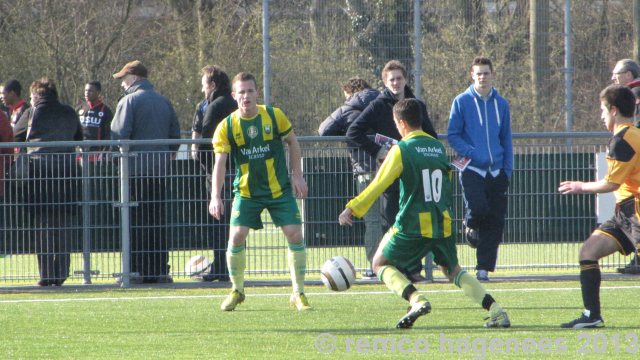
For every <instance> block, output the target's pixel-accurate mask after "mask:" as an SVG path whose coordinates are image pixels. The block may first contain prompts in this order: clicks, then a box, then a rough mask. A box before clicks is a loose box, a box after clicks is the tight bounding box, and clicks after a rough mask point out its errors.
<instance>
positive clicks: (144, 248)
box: [131, 176, 169, 282]
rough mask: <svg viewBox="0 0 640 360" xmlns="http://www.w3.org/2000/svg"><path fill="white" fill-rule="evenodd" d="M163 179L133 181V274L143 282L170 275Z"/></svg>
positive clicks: (135, 178)
mask: <svg viewBox="0 0 640 360" xmlns="http://www.w3.org/2000/svg"><path fill="white" fill-rule="evenodd" d="M165 183H166V181H165V179H164V177H160V176H158V177H156V176H153V177H151V176H148V177H147V176H135V177H133V179H132V181H131V200H132V201H136V202H137V203H138V206H137V207H132V208H131V272H137V273H139V274H140V275H141V276H142V279H143V281H144V282H155V281H157V279H158V276H163V275H168V274H169V264H168V263H169V251H168V239H167V229H166V211H165V202H166V201H167V200H166V194H165V186H166V184H165Z"/></svg>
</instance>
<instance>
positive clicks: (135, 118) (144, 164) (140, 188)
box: [111, 60, 180, 283]
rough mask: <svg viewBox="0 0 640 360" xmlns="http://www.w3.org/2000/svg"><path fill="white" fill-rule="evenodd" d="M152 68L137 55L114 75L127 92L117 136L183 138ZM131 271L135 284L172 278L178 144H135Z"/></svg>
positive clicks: (117, 122)
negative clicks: (170, 217) (170, 230)
mask: <svg viewBox="0 0 640 360" xmlns="http://www.w3.org/2000/svg"><path fill="white" fill-rule="evenodd" d="M147 73H148V71H147V68H146V67H145V66H144V65H143V64H142V63H141V62H140V61H138V60H135V61H132V62H130V63H127V64H126V65H125V66H124V67H123V68H122V70H120V71H119V72H117V73H115V74H113V77H114V78H116V79H120V80H122V87H123V88H124V90H125V91H124V94H123V96H122V97H121V98H120V100H119V101H118V107H117V108H116V112H115V115H114V117H113V120H112V122H111V139H113V140H151V139H179V138H180V124H179V122H178V117H177V116H176V112H175V110H174V109H173V106H172V105H171V103H170V102H169V100H168V99H167V98H165V97H164V96H162V95H160V94H159V93H157V92H156V91H155V90H154V88H153V85H152V84H151V82H149V80H147ZM130 150H131V151H132V152H134V153H135V154H136V156H134V157H132V158H130V161H131V163H130V173H131V201H135V202H137V203H138V206H137V207H133V208H132V211H131V272H134V273H135V272H137V273H139V274H140V277H134V278H132V280H131V282H132V283H165V282H172V281H173V280H172V279H171V277H170V276H169V265H168V262H169V253H168V247H167V238H166V224H165V208H164V204H165V202H166V195H165V180H164V179H165V177H166V174H167V172H168V167H169V162H170V160H171V158H172V157H173V155H174V152H175V151H176V150H178V145H167V144H162V145H135V146H131V149H130Z"/></svg>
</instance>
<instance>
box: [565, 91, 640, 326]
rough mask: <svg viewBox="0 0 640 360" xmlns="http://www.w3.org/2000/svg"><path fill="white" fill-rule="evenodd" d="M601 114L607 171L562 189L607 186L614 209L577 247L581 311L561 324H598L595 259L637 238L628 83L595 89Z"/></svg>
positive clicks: (629, 247) (636, 150) (639, 176)
mask: <svg viewBox="0 0 640 360" xmlns="http://www.w3.org/2000/svg"><path fill="white" fill-rule="evenodd" d="M600 110H601V115H600V117H601V119H602V121H603V122H604V125H605V127H606V128H607V130H609V131H611V133H612V134H613V136H612V137H611V139H610V140H609V151H608V154H607V175H605V177H604V178H603V179H602V180H600V181H594V182H581V181H563V182H561V183H560V187H559V188H558V191H559V192H560V193H562V194H595V193H608V192H612V191H613V193H614V195H615V198H616V208H615V213H614V214H613V217H611V219H609V220H607V221H605V222H604V223H602V224H601V225H600V226H599V227H598V228H597V229H596V230H594V231H593V232H592V233H591V235H590V236H589V238H587V240H585V242H584V243H583V244H582V247H581V248H580V253H579V258H580V287H581V289H582V302H583V305H584V308H585V310H584V312H583V313H582V315H581V316H580V317H579V318H577V319H575V320H573V321H570V322H568V323H564V324H561V325H560V326H561V327H563V328H574V329H581V328H593V327H601V326H604V321H603V320H602V315H601V311H600V310H601V309H600V282H601V280H602V275H601V273H600V267H599V264H598V261H599V260H600V259H602V258H604V257H606V256H609V255H611V254H613V253H615V252H620V253H621V254H623V255H629V254H633V253H634V252H635V251H636V248H637V246H638V242H639V240H640V235H639V234H640V220H639V219H640V213H639V212H638V203H639V198H638V195H639V194H640V185H639V184H640V129H638V128H637V127H635V126H634V124H633V114H634V112H635V95H634V94H633V93H632V92H631V90H629V88H628V87H626V86H622V85H610V86H608V87H607V88H605V89H604V90H602V92H601V93H600Z"/></svg>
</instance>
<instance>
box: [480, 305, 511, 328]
mask: <svg viewBox="0 0 640 360" xmlns="http://www.w3.org/2000/svg"><path fill="white" fill-rule="evenodd" d="M495 306H497V308H495ZM491 310H493V311H491ZM491 310H490V311H489V313H490V314H491V316H489V317H488V318H486V319H485V320H488V321H487V322H486V323H485V324H484V327H486V328H498V327H502V328H508V327H510V326H511V321H509V315H507V312H506V311H504V309H502V307H500V305H498V304H497V303H494V304H493V305H491Z"/></svg>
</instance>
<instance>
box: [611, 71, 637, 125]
mask: <svg viewBox="0 0 640 360" xmlns="http://www.w3.org/2000/svg"><path fill="white" fill-rule="evenodd" d="M611 81H613V83H614V84H617V85H626V86H627V87H629V88H630V89H631V91H632V92H633V94H634V95H635V96H636V108H637V105H638V102H639V101H638V98H640V66H639V65H638V63H637V62H635V61H633V60H631V59H622V60H619V61H618V62H616V65H615V66H614V67H613V70H612V71H611ZM636 114H637V110H636ZM637 121H638V119H636V126H637Z"/></svg>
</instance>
